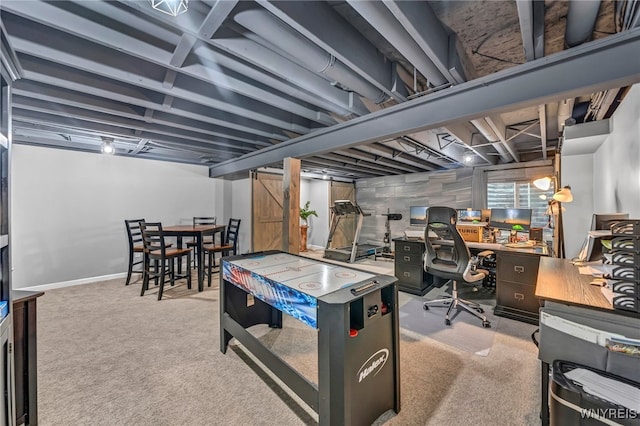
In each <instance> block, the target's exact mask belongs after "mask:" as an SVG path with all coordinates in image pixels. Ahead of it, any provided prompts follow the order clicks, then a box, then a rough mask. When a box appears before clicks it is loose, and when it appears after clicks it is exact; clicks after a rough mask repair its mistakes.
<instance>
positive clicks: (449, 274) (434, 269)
mask: <svg viewBox="0 0 640 426" xmlns="http://www.w3.org/2000/svg"><path fill="white" fill-rule="evenodd" d="M456 216H457V214H456V210H454V209H452V208H449V207H430V208H429V209H427V217H426V222H427V225H426V227H425V231H424V232H425V235H424V242H425V245H426V252H425V255H424V270H425V271H426V272H428V273H429V274H431V275H434V276H436V277H441V278H444V279H448V280H451V281H453V291H452V296H451V297H447V298H443V299H436V300H429V301H427V302H425V303H424V305H423V307H424V309H425V310H429V306H438V307H447V306H448V307H449V309H448V310H447V315H446V317H445V320H444V322H445V324H446V325H451V320H452V319H453V318H452V317H451V316H450V315H451V311H453V309H454V308H455V309H456V314H455V315H457V313H458V312H459V311H460V310H461V309H463V310H466V311H467V312H470V313H471V314H473V315H475V316H476V317H478V318H480V319H481V320H482V326H483V327H491V323H490V322H489V321H488V320H487V317H485V316H484V315H482V313H483V312H484V311H483V309H482V308H481V307H480V305H479V304H477V303H475V302H471V301H468V300H464V299H460V298H459V297H458V281H462V282H465V283H476V282H481V281H482V280H483V279H484V278H485V277H486V276H487V275H489V271H486V270H483V269H477V265H478V262H479V260H480V259H481V258H482V257H485V256H488V255H489V254H493V252H491V251H488V250H487V251H483V252H481V253H479V254H478V257H471V254H470V253H469V248H468V247H467V245H466V243H465V242H464V240H463V239H462V236H461V235H460V233H459V232H458V230H457V228H456ZM429 231H432V232H435V233H436V234H437V235H438V236H439V237H440V238H441V239H444V240H451V241H453V245H452V246H450V245H437V243H434V242H433V241H432V239H430V238H429ZM455 315H454V317H455Z"/></svg>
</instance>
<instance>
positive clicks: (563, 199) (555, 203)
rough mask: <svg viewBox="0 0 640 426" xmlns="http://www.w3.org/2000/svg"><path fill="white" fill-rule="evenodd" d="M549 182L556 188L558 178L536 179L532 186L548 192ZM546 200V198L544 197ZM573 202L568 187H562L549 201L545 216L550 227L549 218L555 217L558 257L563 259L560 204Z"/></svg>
mask: <svg viewBox="0 0 640 426" xmlns="http://www.w3.org/2000/svg"><path fill="white" fill-rule="evenodd" d="M551 182H553V183H554V188H557V187H558V178H557V177H556V176H555V175H553V176H545V177H543V178H540V179H536V180H534V181H533V185H534V186H535V187H536V188H538V189H541V190H543V191H546V190H548V189H549V188H550V187H551ZM545 199H546V197H545ZM572 201H573V193H572V192H571V187H570V186H564V187H562V188H560V189H559V190H558V191H556V192H555V193H554V194H553V196H552V197H551V200H549V206H548V207H547V211H546V212H545V214H546V215H547V216H549V223H548V226H549V227H551V217H552V216H553V217H555V216H556V215H557V217H558V218H557V219H556V232H557V237H558V257H560V258H563V257H564V255H565V253H564V230H563V228H562V210H563V208H562V206H561V204H560V203H570V202H572Z"/></svg>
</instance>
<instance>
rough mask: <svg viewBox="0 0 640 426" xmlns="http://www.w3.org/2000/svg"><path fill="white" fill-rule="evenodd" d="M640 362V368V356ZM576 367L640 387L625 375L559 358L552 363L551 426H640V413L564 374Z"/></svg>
mask: <svg viewBox="0 0 640 426" xmlns="http://www.w3.org/2000/svg"><path fill="white" fill-rule="evenodd" d="M638 365H639V367H640V358H639V359H638ZM576 368H583V369H585V370H589V371H591V372H594V373H596V374H598V375H599V376H601V377H602V378H606V379H611V380H615V381H616V382H617V383H619V384H626V385H629V386H632V387H634V388H636V389H639V390H640V383H636V382H634V381H631V380H628V379H625V378H624V377H620V376H616V375H614V374H611V373H607V372H605V371H601V370H597V369H595V368H590V367H586V366H584V365H580V364H575V363H572V362H568V361H561V360H556V361H554V362H553V377H552V381H551V385H550V401H549V421H550V424H551V425H552V426H574V425H576V426H591V425H594V426H595V425H603V424H608V425H616V424H618V425H625V426H627V425H628V426H638V425H640V412H638V411H635V410H634V409H633V408H630V407H623V406H621V405H617V404H615V403H613V402H611V401H607V400H605V399H602V398H600V397H598V396H596V395H593V394H591V393H588V392H587V391H585V390H584V389H583V387H582V385H581V384H580V383H577V382H575V381H573V380H571V379H570V378H569V377H567V376H566V375H565V374H567V373H568V372H570V371H572V370H574V369H576Z"/></svg>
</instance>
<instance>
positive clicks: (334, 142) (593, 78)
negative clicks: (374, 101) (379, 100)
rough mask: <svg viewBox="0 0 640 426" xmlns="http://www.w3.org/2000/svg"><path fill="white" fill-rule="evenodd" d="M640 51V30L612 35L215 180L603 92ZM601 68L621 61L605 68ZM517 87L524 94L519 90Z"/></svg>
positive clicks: (638, 70) (381, 114)
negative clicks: (285, 160)
mask: <svg viewBox="0 0 640 426" xmlns="http://www.w3.org/2000/svg"><path fill="white" fill-rule="evenodd" d="M638 51H640V29H634V30H630V31H627V32H625V33H620V34H616V35H612V36H609V37H607V38H605V39H602V40H597V41H594V42H591V43H589V44H586V45H583V46H578V47H575V48H573V49H570V50H567V51H563V52H560V53H558V54H555V55H553V56H550V57H548V58H545V60H544V61H533V62H529V63H526V64H522V65H518V66H515V67H513V68H511V69H508V70H505V71H501V72H498V73H495V74H492V75H489V76H487V77H483V78H479V79H476V80H472V81H470V82H467V83H464V84H461V85H459V86H456V87H452V88H450V89H447V90H446V93H444V92H437V93H435V94H433V95H431V96H429V97H425V98H420V99H416V100H415V101H413V102H411V103H410V104H400V105H396V106H394V107H390V108H387V109H384V110H382V111H377V112H375V113H372V114H369V115H367V116H365V117H360V118H357V119H354V120H351V121H349V122H346V123H341V124H338V125H335V126H333V127H331V128H328V129H322V130H318V131H316V132H314V133H313V134H310V135H305V136H301V137H299V138H296V139H293V140H291V141H287V142H284V143H282V144H279V145H277V146H274V147H272V148H266V149H264V150H261V151H257V152H254V153H251V154H248V155H245V156H243V157H241V158H239V159H236V160H235V161H233V162H224V163H220V164H218V165H215V166H213V167H211V170H210V175H211V176H212V177H216V176H223V175H225V174H228V173H234V172H237V171H240V170H248V169H252V168H256V167H260V165H262V164H265V163H266V164H269V163H273V162H276V161H279V159H281V158H285V157H303V156H307V155H314V154H321V153H323V152H328V151H332V150H335V149H342V148H345V147H350V146H356V145H359V144H363V143H368V142H373V141H376V140H382V139H387V138H392V137H396V136H399V135H401V134H406V133H409V132H411V131H415V130H420V129H427V128H435V127H439V126H446V125H447V124H448V123H449V122H454V121H456V120H462V119H472V118H477V117H480V116H483V115H484V116H486V115H491V114H494V113H497V112H500V111H506V110H508V109H509V108H515V107H526V106H534V105H540V104H543V103H546V102H550V101H557V100H559V99H564V98H567V97H571V96H577V95H579V94H580V93H584V92H585V91H589V90H592V91H593V90H594V89H596V88H613V87H620V86H624V85H628V84H633V83H635V82H636V81H637V79H638V75H640V62H639V61H629V60H628V58H630V57H635V56H636V54H637V52H638ZM602 63H611V64H614V63H615V64H617V65H616V66H615V67H601V66H599V65H600V64H602ZM513 87H518V88H519V90H512V88H513Z"/></svg>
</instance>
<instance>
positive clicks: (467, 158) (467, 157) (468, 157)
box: [464, 154, 473, 164]
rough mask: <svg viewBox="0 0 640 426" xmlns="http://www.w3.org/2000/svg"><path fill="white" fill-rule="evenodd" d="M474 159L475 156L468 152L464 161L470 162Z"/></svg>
mask: <svg viewBox="0 0 640 426" xmlns="http://www.w3.org/2000/svg"><path fill="white" fill-rule="evenodd" d="M472 161H473V156H472V155H471V154H467V155H465V156H464V162H465V163H467V164H469V163H471V162H472Z"/></svg>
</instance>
